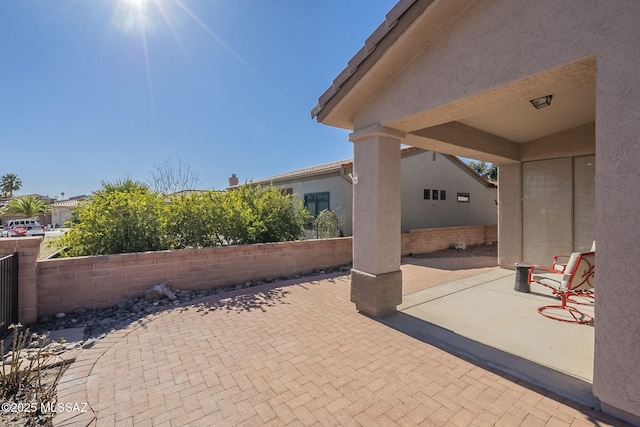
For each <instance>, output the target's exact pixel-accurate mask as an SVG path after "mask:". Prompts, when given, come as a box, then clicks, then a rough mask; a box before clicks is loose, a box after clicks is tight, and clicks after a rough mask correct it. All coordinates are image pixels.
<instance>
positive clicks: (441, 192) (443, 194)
mask: <svg viewBox="0 0 640 427" xmlns="http://www.w3.org/2000/svg"><path fill="white" fill-rule="evenodd" d="M440 200H447V192H446V191H445V190H440Z"/></svg>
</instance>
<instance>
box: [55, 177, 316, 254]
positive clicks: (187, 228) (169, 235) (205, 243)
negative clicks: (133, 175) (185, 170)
mask: <svg viewBox="0 0 640 427" xmlns="http://www.w3.org/2000/svg"><path fill="white" fill-rule="evenodd" d="M309 217H310V214H309V212H308V211H307V210H306V209H304V208H303V207H302V206H301V205H297V204H296V202H295V200H294V198H293V196H292V195H285V194H283V193H282V192H281V191H280V190H278V189H276V188H274V187H273V186H271V187H256V186H253V185H243V186H241V187H239V188H238V189H236V190H233V191H229V192H226V193H221V192H216V191H197V192H192V193H190V194H188V195H174V196H171V197H170V198H169V199H166V198H164V197H163V196H161V195H160V194H158V193H155V192H152V191H150V190H149V188H148V187H147V186H146V185H145V184H141V183H138V182H134V181H131V180H125V181H122V182H116V183H115V184H111V183H103V188H102V189H101V190H99V191H97V192H95V193H94V194H93V196H92V197H91V199H89V200H88V201H87V202H85V203H83V204H82V205H80V206H79V207H78V208H77V210H76V213H75V218H76V222H73V223H71V222H69V223H67V225H68V226H69V227H70V229H69V231H68V232H67V233H66V234H65V235H64V236H63V237H61V238H60V239H59V240H58V241H56V246H57V247H59V248H63V247H64V248H66V249H65V253H64V255H67V256H82V255H104V254H117V253H128V252H143V251H157V250H163V249H183V248H202V247H209V246H217V245H240V244H249V243H265V242H283V241H287V240H295V239H298V238H299V237H300V236H302V233H303V227H304V225H305V224H306V223H307V222H308V221H309Z"/></svg>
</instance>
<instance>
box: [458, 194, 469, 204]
mask: <svg viewBox="0 0 640 427" xmlns="http://www.w3.org/2000/svg"><path fill="white" fill-rule="evenodd" d="M458 203H469V193H458Z"/></svg>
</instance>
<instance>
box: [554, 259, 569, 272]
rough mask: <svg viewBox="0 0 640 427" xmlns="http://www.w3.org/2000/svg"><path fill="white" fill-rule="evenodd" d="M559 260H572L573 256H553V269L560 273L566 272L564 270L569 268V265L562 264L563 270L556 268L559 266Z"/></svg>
mask: <svg viewBox="0 0 640 427" xmlns="http://www.w3.org/2000/svg"><path fill="white" fill-rule="evenodd" d="M558 258H567V259H568V258H571V255H554V256H553V264H551V268H553V269H554V270H557V271H560V272H564V269H565V268H566V267H567V263H564V264H560V265H561V266H562V270H561V269H559V268H556V265H558Z"/></svg>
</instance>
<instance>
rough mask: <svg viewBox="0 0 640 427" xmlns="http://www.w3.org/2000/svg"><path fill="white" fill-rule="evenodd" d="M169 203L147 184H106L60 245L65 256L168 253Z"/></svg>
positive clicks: (80, 210) (81, 207)
mask: <svg viewBox="0 0 640 427" xmlns="http://www.w3.org/2000/svg"><path fill="white" fill-rule="evenodd" d="M167 209H168V207H167V203H166V201H165V199H164V198H163V197H162V196H161V195H160V194H158V193H155V192H152V191H150V190H149V187H148V186H147V185H146V184H142V183H139V182H135V181H131V180H129V179H127V180H125V181H120V182H116V183H103V186H102V189H100V190H99V191H96V192H94V193H93V195H92V197H91V199H89V200H88V201H87V202H85V203H83V204H81V205H79V206H78V208H77V210H76V214H77V220H78V222H77V223H69V224H68V225H69V226H70V229H69V231H67V232H66V233H65V234H64V236H62V238H60V239H59V240H58V242H57V245H58V246H59V247H65V248H67V249H66V250H65V252H66V253H65V254H66V255H70V256H83V255H104V254H118V253H129V252H144V251H157V250H163V249H167V248H168V247H169V242H168V241H167V239H166V237H165V236H166V235H165V230H164V228H165V223H166V218H167V216H166V213H167Z"/></svg>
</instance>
